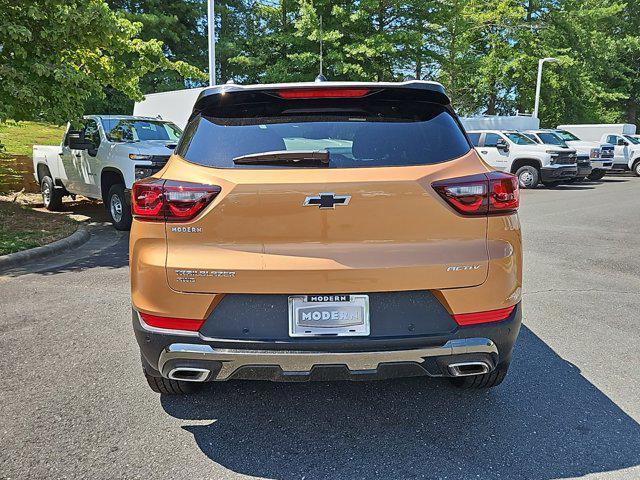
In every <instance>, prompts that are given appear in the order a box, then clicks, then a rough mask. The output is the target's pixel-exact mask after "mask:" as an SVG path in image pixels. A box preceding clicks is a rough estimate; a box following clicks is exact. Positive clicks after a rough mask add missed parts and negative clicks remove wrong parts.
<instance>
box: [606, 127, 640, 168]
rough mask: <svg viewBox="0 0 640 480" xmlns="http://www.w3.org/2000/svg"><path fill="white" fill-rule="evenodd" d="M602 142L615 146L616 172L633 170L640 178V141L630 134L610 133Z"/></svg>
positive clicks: (614, 166)
mask: <svg viewBox="0 0 640 480" xmlns="http://www.w3.org/2000/svg"><path fill="white" fill-rule="evenodd" d="M602 141H603V142H607V143H611V144H612V145H613V146H614V157H613V169H614V170H621V171H629V170H631V171H632V172H633V173H634V174H635V175H636V176H638V177H640V139H638V138H636V137H635V136H634V135H630V134H623V133H609V134H605V135H603V136H602Z"/></svg>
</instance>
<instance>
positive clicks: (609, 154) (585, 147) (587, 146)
mask: <svg viewBox="0 0 640 480" xmlns="http://www.w3.org/2000/svg"><path fill="white" fill-rule="evenodd" d="M549 131H550V132H553V133H555V134H556V135H557V136H559V137H560V138H561V139H562V140H564V142H565V143H566V144H567V145H569V146H570V147H571V148H575V149H576V151H577V152H578V155H579V156H585V155H589V159H590V160H591V167H592V169H593V170H592V172H591V174H590V175H589V176H588V178H589V180H600V179H601V178H602V177H604V176H605V174H606V173H607V172H608V171H610V170H611V169H612V167H613V145H611V144H610V143H603V142H600V141H597V142H592V141H587V140H582V139H580V138H578V137H577V136H576V135H574V134H573V133H571V132H569V131H567V130H562V129H559V128H556V129H550V130H549Z"/></svg>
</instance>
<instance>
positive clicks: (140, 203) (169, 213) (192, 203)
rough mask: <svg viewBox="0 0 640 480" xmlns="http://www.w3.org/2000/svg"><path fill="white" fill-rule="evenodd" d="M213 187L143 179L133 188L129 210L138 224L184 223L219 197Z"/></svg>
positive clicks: (217, 191)
mask: <svg viewBox="0 0 640 480" xmlns="http://www.w3.org/2000/svg"><path fill="white" fill-rule="evenodd" d="M220 190H221V188H220V187H219V186H217V185H202V184H199V183H190V182H176V181H173V180H161V179H158V178H145V179H144V180H140V181H139V182H136V183H134V184H133V188H132V189H131V209H132V213H133V216H134V217H136V218H138V219H140V220H160V221H162V220H164V221H167V222H186V221H188V220H191V219H192V218H194V217H195V216H196V215H198V214H199V213H200V212H201V211H202V210H203V209H204V207H206V206H207V205H208V204H209V203H211V201H212V200H213V199H214V198H215V197H216V196H217V195H218V194H219V193H220Z"/></svg>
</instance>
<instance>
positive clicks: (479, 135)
mask: <svg viewBox="0 0 640 480" xmlns="http://www.w3.org/2000/svg"><path fill="white" fill-rule="evenodd" d="M467 133H468V135H469V138H470V139H471V142H472V143H473V145H474V146H475V147H476V150H477V151H478V153H479V154H480V157H482V159H483V160H484V161H485V162H487V163H488V164H489V165H491V166H492V167H493V168H496V169H498V170H502V171H505V172H511V173H513V174H515V175H516V176H517V177H518V181H519V182H520V187H521V188H535V187H537V186H538V184H539V183H540V182H542V183H543V184H544V185H545V186H547V187H554V186H556V185H559V184H560V183H562V182H566V181H568V180H570V179H572V178H575V177H576V176H577V175H578V166H577V164H576V151H575V150H573V149H569V148H564V147H559V146H554V147H549V146H547V145H539V144H537V143H536V142H534V141H533V140H531V139H530V138H529V137H527V136H526V135H525V134H523V133H521V132H517V131H515V130H472V131H469V132H467Z"/></svg>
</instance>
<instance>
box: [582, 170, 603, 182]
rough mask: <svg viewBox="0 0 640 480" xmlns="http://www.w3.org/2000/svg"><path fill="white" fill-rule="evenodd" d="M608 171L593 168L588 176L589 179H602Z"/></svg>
mask: <svg viewBox="0 0 640 480" xmlns="http://www.w3.org/2000/svg"><path fill="white" fill-rule="evenodd" d="M606 173H607V171H606V170H593V171H592V172H591V173H590V174H589V175H588V176H587V178H588V179H589V180H592V181H595V180H600V179H602V178H603V177H604V176H605V174H606Z"/></svg>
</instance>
